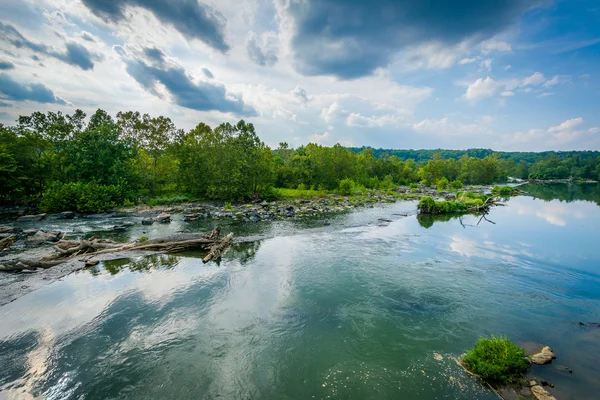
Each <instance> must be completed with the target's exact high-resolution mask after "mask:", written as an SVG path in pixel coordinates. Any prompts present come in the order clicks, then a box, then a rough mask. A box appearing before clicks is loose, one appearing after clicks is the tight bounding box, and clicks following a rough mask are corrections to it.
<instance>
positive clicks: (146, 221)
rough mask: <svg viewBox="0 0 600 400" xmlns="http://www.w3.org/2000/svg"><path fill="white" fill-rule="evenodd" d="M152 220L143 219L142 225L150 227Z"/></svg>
mask: <svg viewBox="0 0 600 400" xmlns="http://www.w3.org/2000/svg"><path fill="white" fill-rule="evenodd" d="M153 223H154V220H153V219H152V218H144V219H142V225H152V224H153Z"/></svg>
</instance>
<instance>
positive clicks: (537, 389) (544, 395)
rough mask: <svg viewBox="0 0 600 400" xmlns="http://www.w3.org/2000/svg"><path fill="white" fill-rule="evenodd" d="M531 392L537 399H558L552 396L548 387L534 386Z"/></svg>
mask: <svg viewBox="0 0 600 400" xmlns="http://www.w3.org/2000/svg"><path fill="white" fill-rule="evenodd" d="M531 394H533V397H534V398H535V399H536V400H556V397H554V396H552V395H551V394H550V393H549V392H548V391H547V390H546V389H544V388H543V387H541V386H538V385H536V386H533V387H532V388H531Z"/></svg>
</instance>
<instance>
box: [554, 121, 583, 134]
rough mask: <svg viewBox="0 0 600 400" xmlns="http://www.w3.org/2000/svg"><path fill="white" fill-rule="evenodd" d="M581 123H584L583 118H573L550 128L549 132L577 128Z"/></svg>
mask: <svg viewBox="0 0 600 400" xmlns="http://www.w3.org/2000/svg"><path fill="white" fill-rule="evenodd" d="M581 124H583V118H571V119H568V120H566V121H565V122H563V123H562V124H560V125H557V126H553V127H551V128H549V129H548V132H563V131H567V130H571V129H573V128H576V127H578V126H579V125H581Z"/></svg>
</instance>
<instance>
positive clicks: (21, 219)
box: [17, 214, 46, 222]
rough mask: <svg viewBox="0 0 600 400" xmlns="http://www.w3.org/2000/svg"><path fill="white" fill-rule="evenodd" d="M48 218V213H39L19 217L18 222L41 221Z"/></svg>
mask: <svg viewBox="0 0 600 400" xmlns="http://www.w3.org/2000/svg"><path fill="white" fill-rule="evenodd" d="M44 218H46V214H37V215H23V216H21V217H19V218H17V222H35V221H41V220H43V219H44Z"/></svg>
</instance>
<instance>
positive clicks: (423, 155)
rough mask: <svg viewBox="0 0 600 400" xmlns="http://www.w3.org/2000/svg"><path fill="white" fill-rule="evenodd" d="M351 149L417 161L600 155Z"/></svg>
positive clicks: (531, 159) (597, 153)
mask: <svg viewBox="0 0 600 400" xmlns="http://www.w3.org/2000/svg"><path fill="white" fill-rule="evenodd" d="M349 149H350V150H351V151H353V152H354V153H356V154H358V153H360V152H361V151H363V150H365V149H369V150H371V151H373V155H374V156H375V157H377V158H379V157H381V156H382V155H384V156H385V155H388V156H396V157H398V158H399V159H401V160H403V161H406V160H408V159H412V160H414V161H416V162H421V161H428V160H430V159H432V158H433V156H434V155H435V154H439V155H440V156H441V158H442V159H443V160H448V159H450V158H454V159H458V158H460V157H462V156H468V157H475V158H485V157H487V156H491V155H492V154H496V155H498V156H499V157H500V158H501V159H505V160H513V161H515V162H519V161H521V160H522V161H525V162H527V163H534V162H536V161H537V160H538V159H540V158H547V157H549V156H557V157H558V158H559V159H560V160H564V159H566V158H571V157H579V158H580V159H581V160H589V159H591V158H596V157H600V151H589V150H586V151H542V152H532V151H494V150H492V149H467V150H446V149H421V150H412V149H410V150H401V149H374V148H372V147H365V146H363V147H349Z"/></svg>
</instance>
